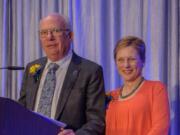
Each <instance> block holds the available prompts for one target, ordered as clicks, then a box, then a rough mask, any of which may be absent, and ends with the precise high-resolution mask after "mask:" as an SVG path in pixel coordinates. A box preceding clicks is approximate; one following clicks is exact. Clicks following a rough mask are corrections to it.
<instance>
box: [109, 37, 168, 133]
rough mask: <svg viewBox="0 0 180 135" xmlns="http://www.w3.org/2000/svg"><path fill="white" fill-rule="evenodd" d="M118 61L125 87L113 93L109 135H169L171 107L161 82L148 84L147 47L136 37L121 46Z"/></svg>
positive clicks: (117, 52) (115, 54) (124, 41)
mask: <svg viewBox="0 0 180 135" xmlns="http://www.w3.org/2000/svg"><path fill="white" fill-rule="evenodd" d="M114 59H115V63H116V66H117V69H118V72H119V74H120V76H121V77H122V79H123V81H124V84H123V86H122V87H121V88H118V89H116V90H114V91H112V92H111V93H110V95H111V96H112V100H111V101H110V103H109V105H108V108H107V113H106V135H167V134H168V129H169V104H168V96H167V91H166V89H165V86H164V84H163V83H161V82H160V81H150V80H145V79H144V77H143V76H142V69H143V67H144V63H145V44H144V42H143V41H142V40H141V39H139V38H137V37H133V36H128V37H125V38H123V39H122V40H120V41H118V42H117V45H116V47H115V49H114Z"/></svg>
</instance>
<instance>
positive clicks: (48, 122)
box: [0, 97, 66, 135]
mask: <svg viewBox="0 0 180 135" xmlns="http://www.w3.org/2000/svg"><path fill="white" fill-rule="evenodd" d="M65 126H66V124H64V123H62V122H58V121H56V120H53V119H50V118H47V117H45V116H42V115H39V114H37V113H35V112H32V111H30V110H28V109H26V108H25V107H23V106H21V105H20V104H19V103H17V102H15V101H13V100H11V99H8V98H2V97H0V135H57V134H58V132H59V130H60V128H61V127H65Z"/></svg>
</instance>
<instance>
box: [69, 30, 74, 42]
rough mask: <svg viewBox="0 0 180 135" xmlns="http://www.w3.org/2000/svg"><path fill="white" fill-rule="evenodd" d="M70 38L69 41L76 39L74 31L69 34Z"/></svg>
mask: <svg viewBox="0 0 180 135" xmlns="http://www.w3.org/2000/svg"><path fill="white" fill-rule="evenodd" d="M68 37H69V39H71V40H73V38H74V33H73V32H72V31H71V32H69V34H68Z"/></svg>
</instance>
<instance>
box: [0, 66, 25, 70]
mask: <svg viewBox="0 0 180 135" xmlns="http://www.w3.org/2000/svg"><path fill="white" fill-rule="evenodd" d="M0 69H7V70H24V67H19V66H7V67H0Z"/></svg>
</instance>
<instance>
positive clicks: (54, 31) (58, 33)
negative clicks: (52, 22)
mask: <svg viewBox="0 0 180 135" xmlns="http://www.w3.org/2000/svg"><path fill="white" fill-rule="evenodd" d="M66 31H70V30H69V29H58V28H53V29H46V30H40V31H39V34H40V36H41V37H43V38H44V37H47V36H48V34H52V35H53V36H62V35H63V33H64V32H66Z"/></svg>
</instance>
